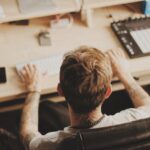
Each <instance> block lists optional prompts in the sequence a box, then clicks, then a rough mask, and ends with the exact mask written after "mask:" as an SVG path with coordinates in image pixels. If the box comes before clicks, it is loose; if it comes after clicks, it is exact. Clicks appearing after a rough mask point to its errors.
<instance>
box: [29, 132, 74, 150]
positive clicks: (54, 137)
mask: <svg viewBox="0 0 150 150" xmlns="http://www.w3.org/2000/svg"><path fill="white" fill-rule="evenodd" d="M70 136H72V134H71V133H68V132H65V131H63V130H59V131H55V132H49V133H47V134H45V135H41V136H37V137H35V138H34V139H33V140H32V141H31V142H30V150H43V149H44V150H49V148H50V147H51V149H53V150H55V149H56V148H57V146H58V144H59V143H60V142H61V141H62V140H64V139H65V138H68V137H70Z"/></svg>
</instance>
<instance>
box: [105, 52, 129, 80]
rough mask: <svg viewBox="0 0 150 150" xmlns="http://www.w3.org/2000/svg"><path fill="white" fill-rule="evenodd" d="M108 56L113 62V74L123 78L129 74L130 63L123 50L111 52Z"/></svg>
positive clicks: (107, 53)
mask: <svg viewBox="0 0 150 150" xmlns="http://www.w3.org/2000/svg"><path fill="white" fill-rule="evenodd" d="M106 55H107V56H108V57H109V58H110V60H111V65H112V70H113V74H114V75H116V76H118V77H121V76H122V75H125V74H127V73H129V68H128V63H127V60H126V59H125V56H124V54H123V52H122V51H121V50H109V51H107V52H106Z"/></svg>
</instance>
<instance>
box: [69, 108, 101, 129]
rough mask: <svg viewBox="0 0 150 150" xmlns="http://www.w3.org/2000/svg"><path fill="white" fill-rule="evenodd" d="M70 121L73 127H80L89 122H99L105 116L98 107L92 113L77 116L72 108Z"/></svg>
mask: <svg viewBox="0 0 150 150" xmlns="http://www.w3.org/2000/svg"><path fill="white" fill-rule="evenodd" d="M69 112H70V121H71V126H72V127H80V126H82V125H83V124H84V123H86V122H87V121H90V122H95V121H97V120H99V119H100V118H101V117H102V116H103V114H102V112H101V106H99V107H97V108H96V109H95V110H94V111H92V112H90V113H89V114H85V115H83V114H81V115H80V114H76V113H75V112H73V110H72V109H71V108H70V110H69Z"/></svg>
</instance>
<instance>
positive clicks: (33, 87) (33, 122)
mask: <svg viewBox="0 0 150 150" xmlns="http://www.w3.org/2000/svg"><path fill="white" fill-rule="evenodd" d="M21 75H22V79H23V82H24V84H25V86H26V88H27V90H28V92H29V93H28V95H27V98H26V100H25V104H24V106H23V110H22V116H21V124H20V135H21V139H22V141H23V144H24V146H25V147H26V149H29V144H30V141H31V140H32V139H33V138H34V137H36V136H38V135H40V133H39V132H38V107H39V101H40V92H41V87H40V74H39V72H38V70H37V69H36V67H35V66H33V65H26V66H25V67H24V69H23V70H22V71H21Z"/></svg>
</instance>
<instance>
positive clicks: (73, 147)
mask: <svg viewBox="0 0 150 150" xmlns="http://www.w3.org/2000/svg"><path fill="white" fill-rule="evenodd" d="M58 149H59V150H150V118H147V119H142V120H138V121H134V122H130V123H125V124H121V125H116V126H112V127H105V128H99V129H87V130H82V131H80V132H78V133H77V134H76V135H74V136H71V137H69V138H67V139H65V140H63V141H62V142H61V143H60V145H59V148H58Z"/></svg>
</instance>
